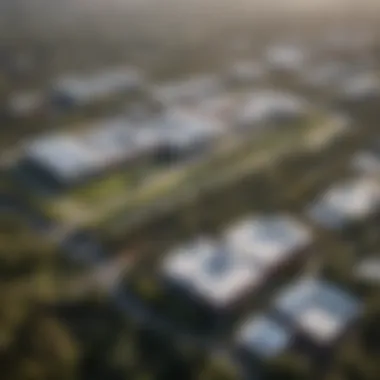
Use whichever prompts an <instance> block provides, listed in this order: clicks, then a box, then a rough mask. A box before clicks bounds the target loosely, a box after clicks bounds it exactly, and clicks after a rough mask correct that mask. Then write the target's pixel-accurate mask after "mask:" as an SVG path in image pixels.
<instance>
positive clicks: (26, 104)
mask: <svg viewBox="0 0 380 380" xmlns="http://www.w3.org/2000/svg"><path fill="white" fill-rule="evenodd" d="M44 105H45V98H44V95H43V94H42V93H41V92H39V91H28V92H21V93H15V94H12V95H11V96H10V98H9V100H8V114H9V116H10V117H12V118H27V117H31V116H35V115H37V114H38V113H40V112H41V111H42V110H43V107H44Z"/></svg>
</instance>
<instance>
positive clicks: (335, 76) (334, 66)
mask: <svg viewBox="0 0 380 380" xmlns="http://www.w3.org/2000/svg"><path fill="white" fill-rule="evenodd" d="M353 73H354V68H353V67H352V65H351V64H350V63H348V62H345V61H341V60H327V61H322V62H320V63H319V64H316V65H312V66H307V67H305V68H304V69H303V70H301V72H300V81H301V83H303V84H305V85H307V86H310V87H312V88H316V89H325V90H328V89H331V90H334V89H335V88H336V86H341V84H342V82H344V81H346V80H347V79H348V78H350V77H351V76H352V74H353Z"/></svg>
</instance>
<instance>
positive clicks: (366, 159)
mask: <svg viewBox="0 0 380 380" xmlns="http://www.w3.org/2000/svg"><path fill="white" fill-rule="evenodd" d="M352 167H353V169H354V170H356V171H358V172H359V173H362V174H365V175H366V174H369V175H378V174H380V140H379V139H378V140H377V141H376V142H375V143H374V144H372V146H370V147H369V148H368V149H365V150H363V151H360V152H358V153H357V154H355V155H354V157H353V160H352Z"/></svg>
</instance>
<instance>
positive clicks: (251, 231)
mask: <svg viewBox="0 0 380 380" xmlns="http://www.w3.org/2000/svg"><path fill="white" fill-rule="evenodd" d="M224 238H225V242H226V245H227V246H228V247H229V249H230V250H231V251H232V252H233V253H234V255H236V256H242V257H245V258H246V259H247V260H249V261H251V262H253V263H255V264H257V265H258V266H259V267H260V268H261V270H262V273H263V274H268V273H270V272H271V271H272V270H274V269H276V268H278V267H281V266H282V265H283V264H284V263H287V262H289V261H292V260H293V259H294V258H295V257H297V256H298V254H299V253H300V252H303V251H304V250H305V249H306V248H307V247H309V246H310V245H311V243H312V241H313V235H312V233H311V231H310V230H309V229H308V228H307V227H306V226H305V225H304V224H302V223H301V222H299V221H297V220H296V219H294V218H293V217H291V216H289V215H287V214H279V215H261V216H257V217H251V218H247V219H245V220H243V221H240V222H239V223H237V224H235V225H233V226H231V227H230V228H229V229H227V231H226V233H225V235H224Z"/></svg>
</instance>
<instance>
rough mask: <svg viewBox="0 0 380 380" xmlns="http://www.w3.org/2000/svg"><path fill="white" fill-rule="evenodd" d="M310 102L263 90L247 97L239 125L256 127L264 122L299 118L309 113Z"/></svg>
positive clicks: (292, 95) (295, 96)
mask: <svg viewBox="0 0 380 380" xmlns="http://www.w3.org/2000/svg"><path fill="white" fill-rule="evenodd" d="M309 108H310V107H309V104H308V102H307V101H306V100H305V99H303V98H302V97H299V96H297V95H295V94H293V93H288V92H283V91H279V90H271V89H262V90H257V91H254V92H252V93H250V94H248V95H247V97H246V99H245V100H243V102H242V106H241V108H240V110H239V116H238V123H239V124H243V125H250V126H255V125H258V124H260V123H264V122H271V121H277V120H279V121H281V119H288V118H293V117H298V116H302V115H304V114H306V113H307V112H308V111H309Z"/></svg>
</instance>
